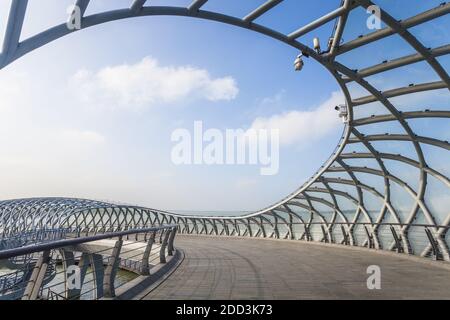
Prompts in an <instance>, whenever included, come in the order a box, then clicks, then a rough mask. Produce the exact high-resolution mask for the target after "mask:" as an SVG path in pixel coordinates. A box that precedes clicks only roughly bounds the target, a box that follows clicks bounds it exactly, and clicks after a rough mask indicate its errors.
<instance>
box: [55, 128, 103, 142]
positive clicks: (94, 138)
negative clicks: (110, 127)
mask: <svg viewBox="0 0 450 320" xmlns="http://www.w3.org/2000/svg"><path fill="white" fill-rule="evenodd" d="M61 138H62V141H65V142H68V143H81V144H87V143H89V144H101V143H104V142H105V137H104V136H102V135H101V134H99V133H97V132H95V131H89V130H63V131H62V132H61Z"/></svg>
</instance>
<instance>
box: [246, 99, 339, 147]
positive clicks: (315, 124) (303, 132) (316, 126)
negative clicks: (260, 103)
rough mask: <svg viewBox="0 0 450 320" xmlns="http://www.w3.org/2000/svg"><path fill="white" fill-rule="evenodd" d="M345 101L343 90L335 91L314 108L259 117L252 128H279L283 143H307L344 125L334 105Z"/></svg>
mask: <svg viewBox="0 0 450 320" xmlns="http://www.w3.org/2000/svg"><path fill="white" fill-rule="evenodd" d="M344 101H345V100H344V97H343V95H342V93H341V92H333V93H332V95H331V97H330V98H329V99H328V100H327V101H325V102H324V103H323V104H321V105H320V106H319V107H318V108H316V109H314V110H311V111H289V112H284V113H281V114H277V115H274V116H271V117H267V118H257V119H255V121H253V123H252V125H251V128H250V129H254V130H258V129H267V130H270V129H279V130H280V143H281V144H282V145H292V144H299V145H305V144H307V143H311V142H314V141H317V140H319V139H321V138H323V137H324V136H326V135H327V134H329V133H331V132H332V131H333V130H335V129H336V128H338V127H339V126H342V122H341V120H340V119H339V117H338V115H337V112H336V111H335V110H334V107H335V106H336V105H338V104H342V103H344Z"/></svg>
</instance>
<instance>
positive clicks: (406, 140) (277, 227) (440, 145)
mask: <svg viewBox="0 0 450 320" xmlns="http://www.w3.org/2000/svg"><path fill="white" fill-rule="evenodd" d="M94 1H95V0H92V1H89V0H78V1H76V5H77V6H78V8H80V11H81V13H82V14H83V17H82V20H81V31H83V30H84V29H87V28H89V27H93V26H96V25H99V24H102V23H106V22H110V21H115V20H120V19H126V18H133V17H143V16H155V15H166V16H184V17H192V18H199V19H207V20H212V21H216V22H222V23H226V24H231V25H234V26H236V27H240V28H245V29H250V30H253V31H255V32H258V33H261V34H264V35H266V36H268V37H271V38H273V39H274V40H277V41H280V42H283V43H285V44H288V45H290V46H292V47H294V48H297V49H298V50H299V51H301V52H302V53H303V54H304V55H305V56H309V57H310V58H312V59H314V60H316V61H317V62H318V63H320V64H322V65H323V66H324V67H325V68H326V69H328V70H329V72H330V74H331V75H332V76H333V77H334V78H335V79H336V81H337V83H338V84H339V86H340V88H341V89H342V92H343V93H344V96H345V98H346V102H347V108H348V123H347V124H346V126H345V131H344V134H343V136H342V139H341V141H340V143H339V145H338V146H337V148H336V151H335V152H334V153H333V154H332V155H331V157H330V158H329V160H328V161H327V162H326V163H325V164H324V165H323V166H322V168H321V169H320V170H319V171H318V172H317V173H316V174H315V175H314V176H313V177H312V178H311V179H310V180H308V181H307V182H305V183H304V184H303V185H302V186H301V187H300V188H299V189H298V190H297V191H295V192H294V193H292V194H291V195H289V196H288V197H286V198H285V199H282V200H281V201H279V202H278V203H276V204H274V205H272V206H270V207H269V208H266V209H263V210H260V211H257V212H254V213H252V214H248V215H245V216H239V217H198V216H182V215H176V214H172V213H167V212H162V211H157V210H153V209H146V208H140V207H135V206H127V205H112V204H106V203H102V202H96V201H89V200H78V199H26V200H14V201H3V202H0V222H1V228H3V230H2V231H3V233H4V234H13V233H14V232H20V231H23V230H29V229H32V228H38V227H46V226H48V227H50V226H66V227H67V226H82V227H85V228H108V227H110V226H113V228H119V229H120V228H124V227H129V226H130V225H141V224H144V225H146V224H153V223H164V222H170V223H178V224H179V225H180V231H181V232H186V233H203V234H216V235H221V234H226V235H241V236H254V237H276V238H288V239H306V240H311V239H312V240H316V241H324V240H325V241H328V242H334V243H341V244H343V243H346V244H352V245H360V246H370V247H374V248H381V249H388V250H389V249H392V248H393V246H394V245H395V243H394V239H392V238H389V239H382V237H381V236H380V234H381V233H382V232H383V228H385V224H391V225H394V224H395V225H396V229H397V235H398V238H399V239H400V241H401V242H402V246H403V248H404V250H405V252H407V253H413V254H418V255H420V254H421V255H426V254H427V252H429V251H430V250H431V245H427V246H425V247H423V248H419V247H417V246H415V245H414V239H412V237H411V235H410V234H411V230H412V229H413V228H415V226H416V225H417V224H418V223H423V224H426V225H428V226H430V229H431V230H432V232H433V233H434V236H435V237H436V242H437V244H438V246H439V250H440V251H441V252H442V255H443V256H444V258H445V259H446V260H449V259H450V257H449V239H448V237H447V230H448V226H449V224H450V212H449V210H448V208H445V205H444V206H441V207H444V208H443V209H442V208H441V209H439V208H438V207H439V206H436V205H435V203H436V202H439V201H442V202H443V203H444V200H445V199H448V198H449V195H450V193H449V191H450V190H449V188H450V180H449V170H448V165H447V166H439V165H434V164H433V163H434V161H432V160H433V159H434V158H436V157H444V158H445V157H448V151H449V150H450V144H449V142H448V141H446V139H443V138H442V137H437V136H431V135H430V134H429V133H427V132H420V130H417V129H416V128H418V127H420V126H418V125H416V124H417V123H418V122H424V121H427V123H430V122H431V125H432V124H433V123H434V122H435V121H439V119H448V118H449V117H450V111H449V110H450V108H449V105H448V102H449V101H450V99H448V98H449V91H448V90H449V89H450V78H449V75H448V70H446V68H444V66H443V65H444V63H445V61H444V59H445V58H447V57H448V55H449V53H450V44H448V43H446V44H444V45H440V46H437V47H427V45H426V44H424V43H423V41H421V40H419V38H418V37H417V36H415V33H414V32H413V29H414V28H419V27H420V28H426V27H429V25H430V23H431V22H435V21H437V20H439V19H442V18H447V17H448V14H449V12H450V3H448V2H443V3H440V4H438V6H437V7H434V8H431V9H429V10H427V11H424V12H420V13H418V14H416V15H414V16H411V17H408V18H406V19H402V20H400V19H397V18H396V17H394V16H393V15H391V14H390V8H389V5H386V6H384V5H381V6H380V7H378V8H380V13H381V20H382V22H383V27H382V28H381V29H379V30H375V31H373V30H372V31H371V30H367V28H366V27H365V26H361V32H362V33H363V34H362V35H360V36H359V37H356V38H354V39H353V40H349V41H343V34H344V33H345V32H346V30H347V29H346V26H348V23H349V21H351V19H352V15H353V13H354V12H356V11H357V10H364V11H365V10H367V9H370V8H373V7H372V6H373V5H376V3H373V2H372V1H369V0H344V1H342V2H341V5H340V6H338V7H337V8H336V9H335V10H333V11H332V12H330V13H328V14H326V15H324V16H322V17H320V18H319V19H317V20H315V21H312V22H310V23H308V24H305V25H303V26H301V25H299V26H298V28H297V30H293V31H292V32H291V33H288V34H285V33H282V32H279V31H277V30H275V29H272V28H270V27H269V26H265V25H263V24H260V23H259V21H260V20H259V18H261V17H263V16H265V15H269V14H270V13H271V11H272V10H275V8H277V7H279V6H281V5H282V3H283V1H282V0H269V1H266V2H264V3H263V4H262V5H261V6H260V7H258V8H255V9H254V11H252V12H248V14H247V15H245V16H244V17H240V16H233V15H226V14H223V13H219V12H214V11H209V10H207V9H206V8H207V4H208V1H207V0H196V1H193V2H192V3H191V4H190V5H189V6H188V7H169V6H164V7H163V6H153V5H152V1H145V0H134V1H132V2H131V1H130V4H129V6H128V7H125V8H123V9H119V10H111V11H104V12H100V13H96V14H93V15H86V14H85V13H86V9H87V8H88V6H89V4H90V2H94ZM27 3H28V1H27V0H13V1H12V4H11V9H10V13H9V19H8V23H7V29H6V33H5V37H4V42H3V49H2V53H1V55H0V67H4V66H6V65H8V64H10V63H12V62H13V61H15V60H16V59H18V58H20V57H22V56H24V55H25V54H27V53H29V52H31V51H33V50H35V49H38V48H40V47H42V46H44V45H46V44H48V43H50V42H52V41H54V40H57V39H58V38H61V37H63V36H66V35H68V34H70V33H72V32H75V31H78V30H69V29H68V28H67V25H66V23H65V22H61V24H59V25H56V26H54V27H52V28H49V29H48V30H43V31H42V32H41V33H39V34H37V35H35V36H33V37H30V38H28V39H25V40H22V41H19V39H21V38H20V35H21V29H22V25H23V23H24V17H25V12H26V8H27ZM333 21H335V24H334V28H333V30H332V31H333V36H332V39H331V41H330V42H329V47H328V50H326V51H324V52H316V51H315V50H314V49H313V48H311V47H310V46H308V45H306V44H305V43H303V42H302V39H303V38H304V37H305V36H308V35H312V34H313V33H314V31H315V30H316V29H317V28H320V27H322V26H324V25H326V24H328V23H330V22H333ZM81 31H80V32H81ZM356 31H359V30H356ZM366 31H369V32H366ZM83 32H84V31H83ZM364 32H366V33H364ZM394 38H395V39H397V40H398V41H399V42H401V43H402V44H404V45H405V44H406V45H407V46H408V48H409V49H410V51H411V53H410V54H408V55H406V56H399V57H395V58H393V59H390V60H385V61H379V62H378V63H376V64H374V65H370V63H368V65H366V66H365V67H364V68H360V69H355V68H354V67H352V66H351V65H349V64H348V63H344V62H343V60H345V59H343V58H344V57H345V56H348V55H349V54H352V53H353V52H358V50H359V49H363V48H365V47H367V46H369V45H376V44H382V45H383V43H384V41H386V40H387V39H394ZM447 41H448V39H447ZM341 58H342V59H341ZM347 60H348V59H347ZM416 64H423V65H424V66H426V68H427V70H428V72H430V74H431V75H432V77H433V80H432V81H431V82H425V83H410V84H406V85H405V84H403V85H402V86H399V87H392V88H388V89H383V90H382V89H380V87H379V85H380V83H379V82H377V81H372V79H373V77H376V76H384V77H386V79H390V76H389V75H391V74H392V72H402V70H404V68H407V67H409V66H411V65H416ZM448 65H449V64H448V63H447V66H448ZM355 86H356V87H357V88H358V89H359V90H353V89H352V88H354V87H355ZM355 91H357V92H361V91H364V92H366V96H360V95H359V96H358V95H357V94H355ZM429 92H436V93H439V94H441V95H443V96H444V97H446V101H447V104H446V105H442V106H441V107H440V108H438V109H433V108H429V107H427V106H425V105H424V106H421V107H417V108H416V107H414V108H415V109H411V108H410V109H407V110H405V109H404V108H403V107H401V106H400V105H401V103H399V100H398V99H400V98H405V97H417V95H418V94H424V93H429ZM412 100H414V98H412ZM375 109H376V112H373V113H372V111H371V110H375ZM393 127H395V128H397V129H396V130H392V128H393ZM407 148H409V149H408V152H402V151H403V150H405V149H407ZM392 150H398V152H393V151H392ZM412 176H413V178H411V177H412ZM408 179H409V180H408ZM430 184H432V185H433V186H437V187H433V188H432V189H430V188H431V187H430ZM398 193H403V194H404V196H402V201H404V199H403V198H405V199H407V201H408V203H407V204H406V208H407V209H403V207H405V206H400V205H399V204H398V203H396V202H397V201H398V199H399V198H400V196H399V195H398ZM344 203H345V206H344ZM349 208H351V210H349ZM317 228H319V229H317ZM317 234H318V235H317ZM446 237H447V238H446ZM369 244H370V245H369Z"/></svg>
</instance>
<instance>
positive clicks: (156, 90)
mask: <svg viewBox="0 0 450 320" xmlns="http://www.w3.org/2000/svg"><path fill="white" fill-rule="evenodd" d="M70 86H71V88H72V90H73V91H75V92H76V94H77V95H78V96H79V97H81V99H82V101H83V102H85V103H90V104H95V105H97V106H109V107H121V108H142V107H145V106H152V105H154V104H157V103H174V102H180V101H185V100H187V99H206V100H209V101H219V100H232V99H234V98H236V96H237V95H238V93H239V89H238V87H237V84H236V81H235V80H234V79H233V78H232V77H224V78H217V79H214V78H212V77H211V75H210V74H209V73H208V71H206V70H204V69H198V68H194V67H191V66H181V67H174V66H161V65H159V63H158V61H157V60H156V59H154V58H151V57H146V58H144V59H143V60H142V61H140V62H138V63H136V64H132V65H129V64H123V65H118V66H112V67H106V68H103V69H101V70H100V71H98V72H92V71H89V70H79V71H78V72H77V73H76V74H75V75H74V76H73V77H72V78H71V79H70Z"/></svg>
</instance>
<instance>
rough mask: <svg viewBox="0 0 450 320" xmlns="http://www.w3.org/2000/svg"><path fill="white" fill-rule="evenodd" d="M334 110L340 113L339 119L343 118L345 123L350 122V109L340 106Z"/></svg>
mask: <svg viewBox="0 0 450 320" xmlns="http://www.w3.org/2000/svg"><path fill="white" fill-rule="evenodd" d="M334 109H335V110H336V111H338V112H339V118H342V121H343V122H348V109H347V106H346V105H345V104H340V105H338V106H336V107H335V108H334Z"/></svg>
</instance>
